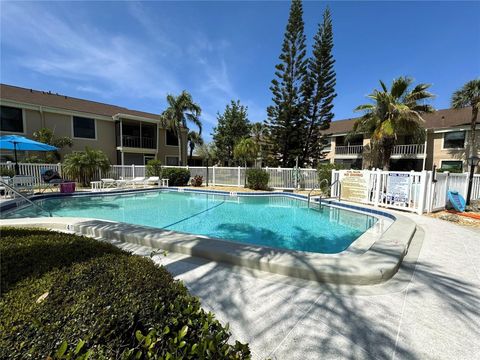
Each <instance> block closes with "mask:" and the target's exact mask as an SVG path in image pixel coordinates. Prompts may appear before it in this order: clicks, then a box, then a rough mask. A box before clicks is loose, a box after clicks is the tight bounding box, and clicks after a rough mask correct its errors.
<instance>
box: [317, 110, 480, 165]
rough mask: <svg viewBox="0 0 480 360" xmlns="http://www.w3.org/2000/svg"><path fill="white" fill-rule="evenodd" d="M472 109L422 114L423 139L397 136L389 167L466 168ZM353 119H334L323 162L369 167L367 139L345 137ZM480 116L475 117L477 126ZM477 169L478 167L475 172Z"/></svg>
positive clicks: (479, 138) (478, 136) (478, 134)
mask: <svg viewBox="0 0 480 360" xmlns="http://www.w3.org/2000/svg"><path fill="white" fill-rule="evenodd" d="M471 114H472V110H471V108H465V109H459V110H455V109H445V110H438V111H436V112H434V113H432V114H425V115H423V118H424V120H425V132H426V136H425V142H423V143H415V141H413V139H412V138H411V137H409V136H400V137H399V138H398V139H397V143H396V145H395V147H394V149H393V153H392V156H391V158H390V169H391V170H399V171H400V170H415V171H421V170H432V168H433V166H434V165H436V167H437V168H442V169H445V170H450V171H467V170H468V166H467V158H468V156H469V154H470V144H469V141H470V122H471V116H472V115H471ZM355 121H356V119H346V120H338V121H333V122H332V123H331V125H330V129H328V130H326V131H325V133H327V134H329V137H330V146H329V147H328V148H326V149H324V150H323V151H324V152H326V153H327V154H326V158H325V159H326V161H330V162H331V163H337V164H342V165H343V166H344V167H346V168H355V169H362V168H368V167H369V164H368V161H366V159H364V156H363V154H364V151H365V150H366V149H368V145H369V144H370V138H369V137H368V136H365V135H359V136H356V137H354V138H350V137H347V135H348V133H349V132H350V131H351V130H352V129H353V124H354V123H355ZM478 124H480V119H477V128H478V127H479V125H478ZM476 144H477V146H476V147H477V149H475V152H476V153H477V154H478V147H479V146H478V145H479V144H480V131H478V130H477V131H476ZM478 170H479V169H477V172H478Z"/></svg>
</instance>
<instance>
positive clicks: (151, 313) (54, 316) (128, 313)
mask: <svg viewBox="0 0 480 360" xmlns="http://www.w3.org/2000/svg"><path fill="white" fill-rule="evenodd" d="M0 231H1V238H0V254H1V259H0V260H1V262H0V266H1V268H0V274H1V283H0V286H1V288H0V290H1V293H0V358H2V359H4V358H5V359H6V358H9V359H24V358H31V359H47V358H48V357H49V356H50V357H51V358H65V359H84V358H87V357H89V358H91V359H130V358H131V359H133V358H135V359H147V358H148V359H180V358H181V359H202V358H211V359H249V358H250V351H249V349H248V345H244V344H240V343H238V342H236V343H235V344H233V345H232V344H229V343H227V341H228V339H229V336H230V334H229V332H228V329H224V328H223V327H222V326H221V324H220V323H219V322H218V321H217V320H215V318H214V316H213V314H211V313H206V312H205V311H204V310H202V309H201V307H200V303H199V301H198V299H197V298H196V297H193V296H191V295H190V294H189V293H188V291H187V289H186V288H185V286H184V285H183V283H182V282H179V281H177V280H174V279H173V277H172V276H171V274H170V273H168V271H166V270H165V269H164V268H163V267H158V266H156V265H155V264H154V263H153V262H152V261H151V260H150V259H147V258H144V257H140V256H136V255H131V254H129V253H127V252H124V251H122V250H119V249H118V248H116V247H114V246H113V245H110V244H106V243H101V242H99V241H96V240H93V239H89V238H86V237H80V236H76V235H70V234H62V233H56V232H51V231H46V230H32V229H13V228H3V229H0Z"/></svg>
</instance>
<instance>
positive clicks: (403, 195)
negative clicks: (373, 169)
mask: <svg viewBox="0 0 480 360" xmlns="http://www.w3.org/2000/svg"><path fill="white" fill-rule="evenodd" d="M409 189H410V174H402V173H390V174H388V179H387V199H386V200H387V202H388V203H390V204H395V205H400V206H407V204H408V193H409Z"/></svg>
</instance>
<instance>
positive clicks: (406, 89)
mask: <svg viewBox="0 0 480 360" xmlns="http://www.w3.org/2000/svg"><path fill="white" fill-rule="evenodd" d="M412 83H413V80H412V79H411V78H408V77H399V78H398V79H394V80H393V82H392V86H391V88H390V90H388V89H387V87H386V85H385V83H383V81H380V86H381V89H380V90H377V89H375V90H373V93H372V94H370V95H368V97H369V98H370V99H372V103H370V104H364V105H360V106H358V107H357V108H356V109H355V111H361V112H364V115H363V116H362V117H361V118H360V119H358V120H357V121H356V122H355V124H354V126H353V131H352V132H351V133H350V134H349V135H350V136H354V135H358V134H367V135H369V136H370V138H371V142H372V149H375V151H378V152H380V154H378V155H379V156H376V157H375V158H377V159H379V163H378V164H374V166H376V167H383V169H384V170H388V167H389V163H390V156H391V154H392V151H393V147H394V146H395V142H396V140H397V138H398V136H399V135H410V136H413V137H414V138H417V139H422V138H423V137H424V136H425V131H424V127H423V124H424V122H425V121H424V120H423V118H422V114H424V113H430V112H433V111H434V109H433V107H432V106H431V105H428V104H426V103H425V101H427V100H430V99H431V98H433V97H434V95H433V94H431V93H430V92H429V91H427V89H428V88H429V87H430V84H418V85H416V86H415V87H414V88H413V89H412V88H411V86H412Z"/></svg>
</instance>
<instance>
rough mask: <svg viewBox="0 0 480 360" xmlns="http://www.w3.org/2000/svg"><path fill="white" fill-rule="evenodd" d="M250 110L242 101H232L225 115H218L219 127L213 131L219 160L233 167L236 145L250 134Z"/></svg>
mask: <svg viewBox="0 0 480 360" xmlns="http://www.w3.org/2000/svg"><path fill="white" fill-rule="evenodd" d="M247 111H248V108H247V107H246V106H243V105H241V104H240V101H236V102H235V101H233V100H232V101H231V103H230V104H229V105H227V106H226V108H225V111H224V112H223V114H217V121H218V125H217V126H216V127H215V128H214V129H213V134H212V135H213V141H214V143H215V147H216V149H217V150H216V153H217V157H218V160H220V161H222V162H223V163H227V164H228V165H231V164H232V162H233V161H234V156H233V149H234V148H235V145H237V143H238V142H239V141H240V140H241V139H243V138H244V137H247V136H248V135H249V132H250V122H249V121H248V113H247Z"/></svg>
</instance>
